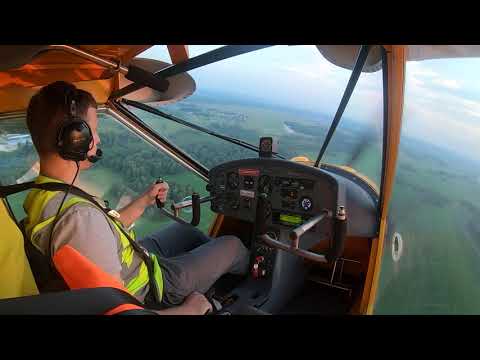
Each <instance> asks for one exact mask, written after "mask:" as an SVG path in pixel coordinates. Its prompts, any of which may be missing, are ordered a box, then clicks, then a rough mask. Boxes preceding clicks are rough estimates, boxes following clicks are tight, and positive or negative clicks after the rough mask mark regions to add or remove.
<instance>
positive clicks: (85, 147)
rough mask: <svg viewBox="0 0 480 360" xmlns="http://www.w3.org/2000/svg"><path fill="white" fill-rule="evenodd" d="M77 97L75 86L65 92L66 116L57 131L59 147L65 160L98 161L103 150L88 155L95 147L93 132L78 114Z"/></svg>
mask: <svg viewBox="0 0 480 360" xmlns="http://www.w3.org/2000/svg"><path fill="white" fill-rule="evenodd" d="M77 97H78V95H77V92H76V89H75V88H73V89H71V90H69V91H67V93H66V94H65V109H66V111H65V112H66V117H65V119H64V121H63V123H62V126H61V127H60V129H59V131H58V133H57V144H56V145H57V149H58V152H59V154H60V156H61V157H62V158H63V159H65V160H73V161H76V162H78V161H83V160H89V161H90V162H92V163H93V162H97V161H98V160H100V158H101V157H102V151H101V150H100V149H98V150H97V153H96V154H95V155H92V156H88V155H87V153H88V151H90V150H91V149H92V147H93V134H92V129H91V128H90V126H89V125H88V123H87V122H86V121H85V120H84V119H82V118H81V117H80V116H79V115H78V114H77V104H76V99H77Z"/></svg>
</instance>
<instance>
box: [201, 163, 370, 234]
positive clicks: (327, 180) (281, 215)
mask: <svg viewBox="0 0 480 360" xmlns="http://www.w3.org/2000/svg"><path fill="white" fill-rule="evenodd" d="M209 178H210V179H209V180H210V181H209V185H208V187H207V189H208V190H209V191H210V195H211V196H213V197H214V199H213V200H212V202H211V209H212V211H214V212H217V213H221V214H223V215H225V216H230V217H233V218H236V219H239V220H244V221H249V222H252V223H253V222H255V217H256V208H257V199H258V196H259V195H260V194H264V195H263V196H266V198H267V199H268V204H269V206H268V218H267V225H268V226H269V228H275V229H278V230H281V229H284V230H287V229H290V228H293V227H297V226H298V225H301V224H302V223H304V222H306V221H308V220H309V219H310V218H311V217H313V216H315V215H318V214H319V213H320V212H322V211H323V210H329V211H330V212H331V214H336V210H337V208H338V206H344V207H345V209H346V210H347V214H349V215H350V219H349V220H350V221H349V223H348V234H349V235H356V236H372V235H373V234H375V233H376V231H377V203H376V199H375V198H374V197H372V196H371V194H368V192H367V191H365V189H364V188H362V186H359V185H358V184H357V183H356V182H355V181H353V180H352V179H349V178H348V177H347V176H346V175H345V174H344V173H342V174H336V173H335V172H334V171H331V170H325V169H319V168H314V167H310V166H306V165H303V164H298V163H295V162H292V161H287V160H281V159H273V158H254V159H243V160H235V161H231V162H228V163H224V164H221V165H218V166H216V167H214V168H212V169H211V170H210V173H209ZM347 216H348V215H347ZM353 216H355V218H352V217H353ZM332 228H333V219H332V218H328V219H325V220H323V221H322V222H320V223H319V224H317V225H316V226H315V227H314V228H312V229H311V230H310V232H312V233H316V234H315V237H316V238H317V239H318V237H319V236H320V237H329V236H331V232H332Z"/></svg>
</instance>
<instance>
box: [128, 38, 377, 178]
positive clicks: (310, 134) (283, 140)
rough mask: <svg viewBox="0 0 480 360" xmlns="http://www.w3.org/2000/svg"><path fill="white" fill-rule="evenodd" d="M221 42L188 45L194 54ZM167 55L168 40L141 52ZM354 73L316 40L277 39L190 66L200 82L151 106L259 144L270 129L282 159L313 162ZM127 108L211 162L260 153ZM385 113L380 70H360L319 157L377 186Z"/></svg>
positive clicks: (209, 164) (201, 159) (203, 160)
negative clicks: (188, 92)
mask: <svg viewBox="0 0 480 360" xmlns="http://www.w3.org/2000/svg"><path fill="white" fill-rule="evenodd" d="M218 47H219V46H198V45H192V46H189V49H190V50H189V51H190V57H193V56H196V55H199V54H202V53H205V52H207V51H210V50H212V49H215V48H218ZM165 54H166V49H165V47H163V46H156V47H153V48H151V49H149V50H148V51H147V52H145V53H143V54H141V55H140V56H139V57H148V58H153V59H161V60H165ZM351 73H352V71H351V70H348V69H343V68H341V67H338V66H336V65H333V64H332V63H330V62H329V61H327V60H326V59H325V58H324V57H323V56H322V55H321V54H320V53H319V51H318V49H317V48H316V47H315V46H312V45H306V46H273V47H270V48H266V49H262V50H259V51H255V52H252V53H248V54H243V55H240V56H237V57H234V58H230V59H226V60H223V61H220V62H217V63H214V64H210V65H207V66H204V67H201V68H198V69H195V70H192V71H190V72H189V74H190V76H192V78H193V79H194V80H195V83H196V91H195V93H194V94H193V95H192V96H190V97H189V98H187V99H185V100H182V101H180V102H177V103H174V104H168V105H162V104H159V103H154V104H150V105H152V106H153V107H156V108H158V109H160V110H161V111H164V112H166V113H169V114H172V115H175V116H178V117H180V118H181V119H183V120H186V121H189V122H191V123H194V124H196V125H201V126H203V127H205V128H207V129H209V130H213V131H215V132H218V133H221V134H225V135H228V136H231V137H235V138H237V139H241V140H243V141H247V142H249V143H251V144H254V145H258V141H259V138H260V137H262V136H273V137H275V138H276V139H277V140H278V152H279V154H280V155H282V156H284V157H285V158H287V159H292V158H293V157H296V156H307V157H308V158H309V159H310V160H312V161H315V160H316V158H317V156H318V153H319V151H320V148H321V145H322V143H323V141H324V140H325V136H326V134H327V132H328V129H329V127H330V124H331V122H332V119H333V117H334V115H335V112H336V110H337V108H338V105H339V103H340V100H341V98H342V95H343V92H344V90H345V87H346V85H347V82H348V79H349V77H350V75H351ZM130 109H131V110H132V111H133V112H134V113H136V114H137V115H138V116H139V117H140V118H141V119H142V120H143V121H145V122H146V123H148V124H149V125H150V126H152V127H153V128H154V129H155V130H156V131H158V132H159V133H160V134H161V135H162V136H165V137H167V138H168V139H169V140H171V141H172V142H173V143H174V144H176V145H178V146H179V147H180V148H182V149H183V150H185V151H186V152H188V153H189V154H191V155H192V157H193V158H195V159H196V160H198V161H199V162H201V163H202V164H204V165H205V166H207V167H208V168H211V167H213V166H216V165H219V164H221V163H223V162H225V161H229V160H234V159H241V158H247V157H257V156H258V154H256V153H255V152H253V151H251V150H247V149H243V148H240V147H238V146H237V145H234V144H231V143H228V142H226V141H224V140H221V139H216V138H213V137H212V136H210V135H207V134H201V133H199V132H198V131H196V130H191V129H188V128H186V127H184V126H182V125H180V124H176V123H173V122H171V121H170V120H166V119H163V118H160V117H158V116H156V115H153V114H150V113H148V112H145V111H142V110H138V109H135V108H130ZM382 119H383V84H382V71H377V72H375V73H362V74H361V75H360V78H359V80H358V83H357V87H356V88H355V90H354V92H353V94H352V97H351V99H350V102H349V104H348V106H347V108H346V110H345V113H344V116H343V117H342V120H341V122H340V125H339V126H338V128H337V130H336V132H335V134H334V136H333V138H332V141H331V143H330V145H329V147H328V148H327V151H326V153H325V155H324V158H323V159H322V162H328V163H331V164H335V165H347V166H350V167H352V168H354V169H355V170H357V171H359V172H361V173H364V174H365V175H367V176H368V177H370V179H371V180H373V182H375V183H376V184H377V185H379V184H380V169H381V154H382V150H381V149H382V146H381V145H382V136H381V134H382Z"/></svg>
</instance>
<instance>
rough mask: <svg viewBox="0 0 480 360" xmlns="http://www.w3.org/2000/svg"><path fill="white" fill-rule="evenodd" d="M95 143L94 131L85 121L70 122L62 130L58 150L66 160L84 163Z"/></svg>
mask: <svg viewBox="0 0 480 360" xmlns="http://www.w3.org/2000/svg"><path fill="white" fill-rule="evenodd" d="M92 141H93V135H92V130H91V129H90V126H89V125H88V124H87V123H86V122H85V121H83V120H73V121H72V120H70V121H68V122H66V123H65V125H64V126H62V127H61V128H60V131H59V132H58V137H57V148H58V152H59V154H60V156H61V157H62V158H63V159H65V160H74V161H83V160H86V158H87V153H88V151H89V150H90V144H91V143H92Z"/></svg>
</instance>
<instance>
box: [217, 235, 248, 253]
mask: <svg viewBox="0 0 480 360" xmlns="http://www.w3.org/2000/svg"><path fill="white" fill-rule="evenodd" d="M218 240H221V241H222V242H223V243H224V244H225V247H227V248H228V250H230V251H231V252H232V253H234V254H242V255H243V254H247V253H248V250H247V248H246V247H245V245H243V242H242V240H240V238H238V237H237V236H235V235H224V236H222V237H221V238H219V239H218Z"/></svg>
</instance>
